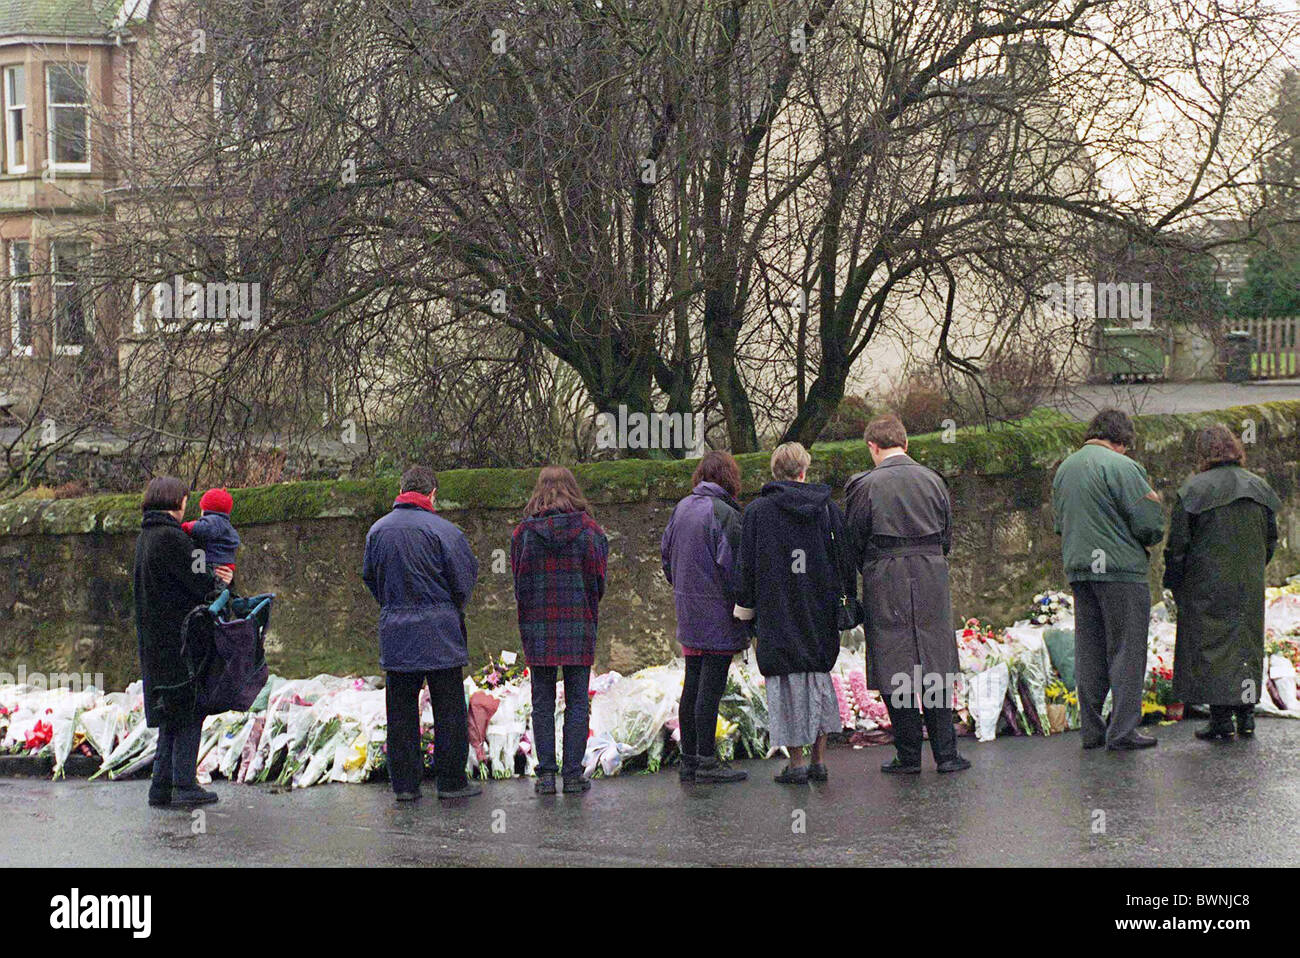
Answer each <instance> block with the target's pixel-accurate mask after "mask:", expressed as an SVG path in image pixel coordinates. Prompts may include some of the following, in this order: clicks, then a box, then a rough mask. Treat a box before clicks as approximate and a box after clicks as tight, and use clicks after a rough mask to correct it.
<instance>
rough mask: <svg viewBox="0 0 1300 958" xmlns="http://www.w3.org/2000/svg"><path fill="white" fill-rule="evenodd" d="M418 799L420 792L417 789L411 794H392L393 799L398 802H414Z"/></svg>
mask: <svg viewBox="0 0 1300 958" xmlns="http://www.w3.org/2000/svg"><path fill="white" fill-rule="evenodd" d="M419 797H420V790H419V789H418V788H417V789H416V790H415V791H413V792H394V793H393V798H394V799H396V800H397V801H399V802H414V801H415V800H416V799H418V798H419Z"/></svg>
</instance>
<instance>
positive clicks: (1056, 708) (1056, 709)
mask: <svg viewBox="0 0 1300 958" xmlns="http://www.w3.org/2000/svg"><path fill="white" fill-rule="evenodd" d="M1043 694H1044V696H1045V697H1046V699H1047V724H1048V725H1049V726H1051V729H1052V731H1053V732H1054V733H1055V732H1064V731H1065V730H1066V729H1067V728H1069V708H1068V707H1067V706H1066V704H1065V700H1066V696H1068V695H1069V694H1070V690H1069V689H1067V688H1066V687H1065V683H1064V682H1062V681H1061V680H1060V679H1052V681H1050V682H1048V683H1047V688H1046V689H1044V692H1043Z"/></svg>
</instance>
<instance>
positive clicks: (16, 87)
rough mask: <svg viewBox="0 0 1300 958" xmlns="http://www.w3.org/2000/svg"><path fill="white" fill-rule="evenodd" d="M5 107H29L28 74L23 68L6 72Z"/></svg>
mask: <svg viewBox="0 0 1300 958" xmlns="http://www.w3.org/2000/svg"><path fill="white" fill-rule="evenodd" d="M5 79H6V81H7V82H6V84H5V106H26V105H27V73H26V71H25V70H24V69H23V68H22V67H10V68H9V69H8V70H7V71H5Z"/></svg>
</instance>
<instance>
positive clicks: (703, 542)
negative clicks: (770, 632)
mask: <svg viewBox="0 0 1300 958" xmlns="http://www.w3.org/2000/svg"><path fill="white" fill-rule="evenodd" d="M691 483H692V485H693V486H694V488H693V489H692V490H691V494H690V495H689V496H687V497H686V498H685V499H683V500H682V501H681V502H679V503H677V507H676V508H675V509H673V514H672V518H670V519H669V520H668V528H667V529H665V530H664V538H663V543H662V545H661V547H660V554H661V556H662V558H663V564H664V575H665V576H667V578H668V581H669V582H670V583H672V587H673V598H674V600H675V602H676V605H677V641H678V642H680V643H681V644H682V652H683V653H684V654H685V656H686V681H685V683H684V685H683V687H682V699H681V705H680V706H679V708H678V714H677V721H678V725H679V726H680V728H681V733H682V768H681V779H682V781H683V782H740V781H744V780H745V779H746V778H747V777H748V775H749V773H747V772H743V771H741V770H740V769H735V768H732V767H731V766H729V765H728V764H727V763H726V762H723V761H721V760H720V759H719V758H718V754H717V747H716V743H715V741H714V740H715V738H716V729H717V726H718V703H720V702H721V701H722V695H723V693H724V692H725V691H726V688H727V670H728V668H729V667H730V665H731V657H732V656H733V655H735V654H736V653H737V652H740V651H742V650H743V649H745V648H746V647H747V646H748V645H749V633H748V631H747V629H746V627H745V625H744V624H743V623H741V622H738V621H737V620H736V619H734V618H732V615H731V610H732V608H733V606H734V605H735V601H736V592H735V588H734V585H733V578H732V575H733V573H732V568H733V566H734V565H735V559H736V554H737V550H738V546H739V543H740V514H741V509H740V504H739V503H737V502H736V496H738V495H740V467H739V466H737V465H736V460H735V459H734V458H732V456H731V454H730V453H727V452H722V451H721V450H714V451H711V452H709V453H706V454H705V456H704V458H703V459H701V460H700V464H699V466H697V467H696V469H695V474H694V475H693V476H692V477H691Z"/></svg>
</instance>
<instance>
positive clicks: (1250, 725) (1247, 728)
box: [1236, 705, 1255, 738]
mask: <svg viewBox="0 0 1300 958" xmlns="http://www.w3.org/2000/svg"><path fill="white" fill-rule="evenodd" d="M1236 711H1237V734H1238V735H1242V736H1245V737H1246V738H1250V737H1251V736H1252V735H1254V734H1255V706H1253V705H1239V706H1238V707H1237V710H1236Z"/></svg>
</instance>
